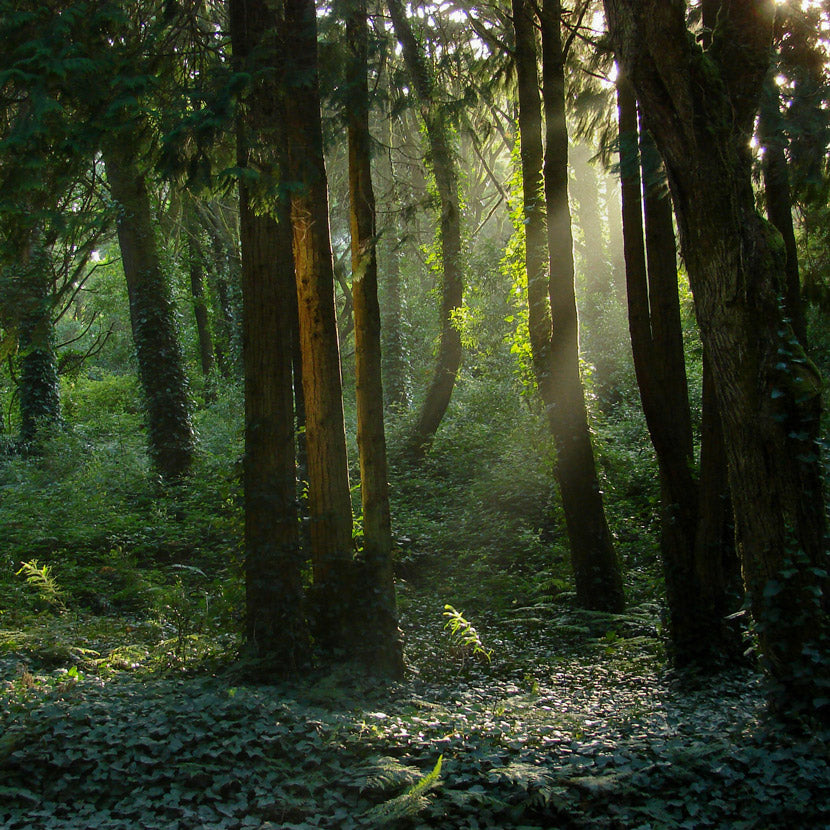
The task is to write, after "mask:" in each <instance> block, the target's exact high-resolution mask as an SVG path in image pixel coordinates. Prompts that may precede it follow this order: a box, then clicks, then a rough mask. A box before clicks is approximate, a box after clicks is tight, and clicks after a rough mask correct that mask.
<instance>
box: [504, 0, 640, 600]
mask: <svg viewBox="0 0 830 830" xmlns="http://www.w3.org/2000/svg"><path fill="white" fill-rule="evenodd" d="M559 14H560V8H559V6H558V4H557V3H554V4H549V5H548V6H546V7H545V9H544V10H543V26H542V31H543V46H542V48H543V58H544V63H543V72H544V99H545V115H546V124H547V132H546V136H545V138H546V142H545V145H546V153H545V157H544V158H545V162H544V177H543V175H542V167H543V165H542V119H541V111H540V102H539V91H538V89H539V86H538V76H537V70H536V55H537V52H536V38H535V33H534V22H533V16H532V12H531V10H530V6H529V4H527V3H525V2H522V0H514V3H513V18H514V26H515V29H516V69H517V75H518V79H519V119H520V121H519V123H520V133H521V148H520V149H521V156H522V176H523V186H524V205H525V245H526V254H525V255H526V262H527V275H528V310H529V327H530V341H531V350H532V354H533V366H534V372H535V375H536V381H537V384H538V386H539V392H540V394H541V396H542V400H543V402H544V405H545V410H546V413H547V418H548V423H549V426H550V429H551V433H552V435H553V440H554V443H555V445H556V454H557V458H556V477H557V481H558V482H559V489H560V492H561V494H562V503H563V507H564V511H565V522H566V525H567V528H568V538H569V540H570V545H571V561H572V563H573V569H574V578H575V583H576V591H577V602H578V603H579V604H580V605H581V606H582V607H585V608H593V609H598V610H605V611H619V610H621V609H622V607H623V604H624V598H623V588H622V577H621V574H620V569H619V563H618V562H617V559H616V556H615V554H614V549H613V545H612V543H611V534H610V532H609V530H608V525H607V523H606V520H605V513H604V510H603V506H602V496H601V495H600V491H599V482H598V480H597V476H596V468H595V467H594V456H593V449H592V447H591V441H590V435H589V432H588V421H587V412H586V409H585V400H584V397H583V393H582V382H581V380H580V377H579V352H578V349H579V344H578V336H577V323H576V298H575V296H574V270H573V239H572V237H571V227H570V210H569V208H568V189H567V178H568V149H567V145H568V135H567V130H566V127H565V110H564V105H565V94H564V56H563V54H562V48H561V40H560V35H559V23H560V19H559ZM545 204H546V205H547V217H548V218H547V233H546V228H545ZM546 249H547V251H548V257H547V261H546V258H545V252H546ZM548 302H550V310H548V305H547V304H548Z"/></svg>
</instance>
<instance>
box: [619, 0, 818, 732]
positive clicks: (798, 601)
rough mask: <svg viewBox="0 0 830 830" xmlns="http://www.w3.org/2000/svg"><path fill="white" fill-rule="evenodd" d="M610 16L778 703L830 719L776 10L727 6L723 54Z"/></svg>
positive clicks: (642, 5)
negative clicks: (664, 191) (794, 295)
mask: <svg viewBox="0 0 830 830" xmlns="http://www.w3.org/2000/svg"><path fill="white" fill-rule="evenodd" d="M605 10H606V16H607V19H608V22H609V27H610V35H611V40H612V43H613V46H614V49H615V51H616V54H617V59H618V61H619V62H620V64H621V68H622V70H623V72H624V74H625V75H626V76H627V77H629V78H630V79H631V81H632V83H633V85H634V87H635V90H636V94H637V98H638V100H639V101H640V102H641V103H642V105H643V111H644V113H645V117H646V126H647V127H648V129H649V130H650V132H651V133H652V134H653V135H654V138H655V140H656V142H657V145H658V147H659V149H660V153H661V155H662V157H663V159H664V161H665V164H666V168H667V172H668V176H669V183H670V187H671V192H672V197H673V201H674V206H675V215H676V217H677V222H678V227H679V230H680V238H681V244H682V247H683V253H684V258H685V262H686V265H687V268H688V272H689V278H690V281H691V286H692V291H693V293H694V299H695V310H696V313H697V318H698V323H699V325H700V330H701V337H702V340H703V346H704V350H705V352H706V354H707V356H708V358H709V359H710V360H711V363H712V369H713V372H712V380H713V384H714V387H715V393H716V396H717V401H718V409H719V412H720V415H721V422H722V425H723V437H724V446H725V450H726V457H727V464H728V475H729V485H730V493H731V497H732V506H733V511H734V518H735V534H736V542H737V548H738V551H739V554H740V558H741V563H742V569H743V575H744V580H745V584H746V589H747V591H748V592H749V597H750V607H751V610H752V614H753V617H754V619H755V623H756V630H757V633H758V638H759V644H760V649H761V654H762V657H763V659H764V662H765V664H766V665H767V667H768V668H769V670H770V672H771V674H772V676H773V677H774V678H775V680H776V682H777V690H776V693H775V695H774V700H775V702H776V703H777V704H779V705H781V706H794V707H796V708H800V709H802V710H805V711H807V710H808V711H813V712H815V711H816V707H818V709H819V714H820V715H821V716H822V717H823V718H824V719H825V720H830V705H827V704H825V705H822V704H821V701H822V700H824V701H826V700H827V697H828V696H827V688H828V684H830V627H829V626H828V617H827V610H828V599H827V598H828V596H829V595H830V594H828V591H830V582H828V575H827V574H828V570H830V568H828V551H827V547H826V541H825V530H826V528H825V512H824V497H823V487H822V477H821V462H820V452H819V449H818V446H817V443H816V442H817V438H818V435H819V422H820V414H821V401H820V390H821V380H820V378H819V376H818V372H817V371H816V369H815V367H814V366H813V364H812V363H810V361H809V360H808V359H807V357H806V355H805V354H804V351H803V349H802V348H801V346H800V344H799V342H798V339H797V337H796V336H795V333H794V332H793V329H792V327H791V326H790V324H789V322H788V319H787V317H786V312H785V310H784V308H783V304H782V302H781V299H780V298H781V296H782V294H783V291H784V287H785V264H786V262H785V251H784V247H783V244H782V243H781V238H780V235H779V234H778V233H777V232H776V231H774V230H773V229H772V228H771V227H770V225H769V224H768V223H767V222H765V221H764V220H763V219H762V218H761V217H760V216H759V215H758V213H757V211H756V209H755V195H754V192H753V189H752V158H751V153H750V138H751V136H752V132H753V127H754V121H755V115H756V112H757V108H758V103H759V98H760V92H761V86H762V83H763V80H764V77H765V76H766V73H767V70H768V64H769V51H770V45H771V43H772V25H773V16H774V6H773V4H766V3H761V2H751V1H750V0H742V2H732V3H721V4H718V8H717V14H716V16H715V18H714V26H713V27H712V29H711V35H710V37H709V41H708V48H704V47H703V46H701V45H700V44H699V43H697V42H696V41H695V39H694V37H693V36H692V35H691V34H690V33H689V31H688V30H687V28H686V21H685V16H684V11H685V4H677V3H672V2H666V0H605Z"/></svg>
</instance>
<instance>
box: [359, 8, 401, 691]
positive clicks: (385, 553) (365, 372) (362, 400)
mask: <svg viewBox="0 0 830 830" xmlns="http://www.w3.org/2000/svg"><path fill="white" fill-rule="evenodd" d="M346 40H347V42H348V45H349V63H348V68H347V72H346V90H347V106H346V111H347V113H348V119H349V122H348V141H349V230H350V233H351V254H352V298H353V301H354V326H355V328H354V333H355V377H356V382H357V447H358V455H359V460H360V498H361V504H362V507H363V567H364V569H365V577H366V584H365V585H362V586H360V595H359V596H358V597H356V598H355V599H356V600H357V601H358V602H359V603H360V605H359V607H360V610H361V611H362V612H363V615H364V620H363V621H362V622H363V626H364V638H365V639H364V648H363V650H364V651H365V657H364V659H365V660H366V661H367V662H368V664H369V665H370V666H372V667H373V668H374V669H376V670H378V671H380V672H382V673H383V674H386V675H389V676H392V677H397V678H400V677H402V676H403V649H402V640H401V633H400V630H399V628H398V615H397V609H396V606H395V582H394V573H393V570H392V523H391V518H390V513H389V485H388V482H387V477H388V471H387V463H386V437H385V433H384V426H383V384H382V381H381V360H380V354H381V352H380V306H379V305H378V268H377V258H376V255H375V251H376V243H377V234H376V229H375V193H374V188H373V186H372V175H371V150H370V142H371V137H370V135H369V86H368V81H367V72H368V57H367V56H368V49H369V36H368V26H367V14H366V3H365V0H351V3H350V5H349V15H348V17H347V19H346Z"/></svg>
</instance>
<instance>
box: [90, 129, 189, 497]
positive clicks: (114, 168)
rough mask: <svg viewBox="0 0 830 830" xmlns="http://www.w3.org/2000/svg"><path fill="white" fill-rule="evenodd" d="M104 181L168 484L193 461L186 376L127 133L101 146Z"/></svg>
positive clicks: (160, 467)
mask: <svg viewBox="0 0 830 830" xmlns="http://www.w3.org/2000/svg"><path fill="white" fill-rule="evenodd" d="M102 151H103V156H104V165H105V167H106V173H107V181H108V182H109V186H110V192H111V194H112V198H113V201H114V202H115V203H116V204H117V205H118V216H117V228H118V242H119V245H120V248H121V261H122V263H123V266H124V276H125V277H126V281H127V295H128V297H129V301H130V323H131V326H132V333H133V342H134V344H135V352H136V358H137V361H138V373H139V379H140V381H141V388H142V390H143V393H144V405H145V408H146V412H147V440H148V444H149V453H150V459H151V461H152V463H153V467H154V468H155V470H156V471H157V472H158V473H159V475H161V477H162V478H163V479H165V480H168V481H175V480H176V479H180V478H181V477H182V476H184V475H186V474H187V472H188V471H189V469H190V466H191V464H192V462H193V452H194V441H193V428H192V426H191V423H190V403H189V400H188V384H187V376H186V374H185V370H184V359H183V356H182V350H181V345H180V343H179V338H178V332H177V331H176V322H175V311H174V307H173V301H172V298H171V296H170V286H169V284H168V281H167V278H166V277H165V274H164V272H163V271H162V268H161V262H160V260H159V254H158V247H157V243H156V237H155V232H154V229H153V221H152V215H151V211H150V197H149V194H148V192H147V184H146V181H145V177H144V174H143V173H142V171H141V170H140V169H139V168H138V166H137V165H136V160H135V159H136V151H135V142H131V141H130V136H129V134H121V135H120V136H118V137H117V138H114V139H111V140H108V141H107V142H105V143H104V145H103V147H102Z"/></svg>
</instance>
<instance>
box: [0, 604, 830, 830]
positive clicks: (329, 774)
mask: <svg viewBox="0 0 830 830" xmlns="http://www.w3.org/2000/svg"><path fill="white" fill-rule="evenodd" d="M442 608H443V605H441V604H440V602H438V601H437V599H436V598H435V597H425V596H414V595H410V596H409V597H407V600H406V604H405V609H406V610H405V614H404V620H403V622H404V627H405V629H406V634H407V641H408V646H407V650H408V657H409V660H410V662H411V663H412V664H413V673H412V675H411V677H410V678H409V679H408V680H407V681H406V682H404V683H401V684H391V685H390V684H376V683H372V682H370V681H369V680H367V679H366V678H365V677H361V676H360V675H359V674H358V673H350V672H349V671H348V670H345V669H343V670H340V671H336V672H334V673H329V674H320V675H319V676H316V677H314V678H311V679H306V680H304V681H302V682H300V681H297V682H294V683H285V684H281V685H275V686H262V685H260V686H252V685H249V684H246V683H245V682H243V681H241V680H240V679H239V677H238V676H237V675H235V674H234V671H233V669H232V668H230V669H225V670H223V671H221V672H216V673H214V675H212V676H205V675H204V674H201V675H195V676H176V675H174V674H168V675H166V676H162V677H149V678H148V677H146V676H144V677H142V676H138V675H136V673H135V672H122V673H115V674H113V675H110V676H109V677H106V678H104V677H98V676H95V675H93V674H90V673H86V674H85V673H84V672H79V671H77V670H74V671H72V672H71V674H70V673H67V670H66V667H60V668H58V669H54V667H52V668H47V667H45V666H41V667H40V671H39V670H38V666H37V665H35V663H36V661H37V657H36V655H34V654H29V655H23V654H18V655H12V654H9V653H7V654H6V655H5V657H4V660H3V661H2V670H3V671H4V672H5V674H6V675H7V677H8V679H7V680H6V683H5V692H4V693H5V698H6V699H5V701H4V704H3V706H2V713H0V826H1V827H3V828H9V830H12V829H13V828H21V830H22V828H34V827H38V828H55V830H57V828H91V827H95V828H171V829H172V828H182V830H184V828H245V827H252V828H312V827H325V828H344V829H345V828H353V827H378V826H383V825H387V826H392V827H424V828H479V827H497V828H542V827H558V828H598V827H601V828H675V827H684V828H699V827H719V828H758V829H759V830H760V828H770V830H772V829H773V828H818V827H828V826H830V769H829V768H828V751H827V741H826V739H827V736H826V735H801V736H798V735H796V734H794V733H792V732H790V731H787V730H785V729H784V728H783V727H780V726H775V725H774V724H773V723H772V722H771V721H769V719H767V718H766V717H765V716H764V710H763V703H762V700H763V690H762V687H761V682H760V680H759V678H758V676H757V675H755V674H754V673H752V672H751V671H749V670H746V669H736V670H734V671H732V672H730V673H727V674H724V675H722V676H720V677H718V678H715V679H707V680H702V681H699V682H698V683H694V681H693V679H691V678H685V679H683V678H679V677H677V676H675V675H672V674H671V673H667V672H666V671H665V670H664V668H663V661H662V657H661V647H660V643H659V641H658V639H657V637H656V634H655V631H654V630H653V628H650V626H649V622H648V620H649V613H650V612H649V610H648V609H645V610H643V611H642V612H641V613H640V614H634V615H629V616H627V617H618V618H615V617H608V616H598V615H584V614H582V615H580V614H577V613H575V612H573V611H570V612H567V611H563V610H555V609H553V608H549V607H547V608H538V609H533V610H524V611H522V610H520V611H517V612H516V613H515V614H513V615H512V616H511V618H510V619H509V620H502V621H501V622H500V623H495V622H490V623H488V624H484V623H483V622H481V621H478V620H474V622H475V623H476V624H477V627H478V630H479V634H480V637H481V640H482V642H483V644H484V646H486V647H487V648H488V649H492V651H493V655H492V661H491V662H489V663H488V662H487V661H486V660H483V659H481V657H480V655H479V656H478V657H476V656H475V655H473V654H472V653H471V650H470V649H469V648H467V649H466V650H465V649H463V648H459V645H458V642H457V641H456V642H453V641H452V640H450V639H449V638H448V634H447V633H446V632H445V631H444V630H443V627H442V625H443V622H444V621H443V619H442V616H441V610H442ZM15 660H16V661H17V662H16V663H15V662H13V661H15ZM24 660H28V662H29V664H30V665H28V668H27V669H25V670H24V666H23V662H24ZM416 671H417V673H416Z"/></svg>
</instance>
